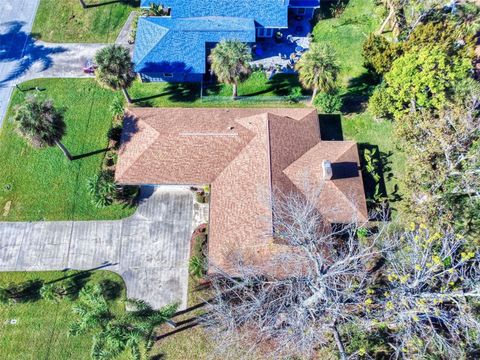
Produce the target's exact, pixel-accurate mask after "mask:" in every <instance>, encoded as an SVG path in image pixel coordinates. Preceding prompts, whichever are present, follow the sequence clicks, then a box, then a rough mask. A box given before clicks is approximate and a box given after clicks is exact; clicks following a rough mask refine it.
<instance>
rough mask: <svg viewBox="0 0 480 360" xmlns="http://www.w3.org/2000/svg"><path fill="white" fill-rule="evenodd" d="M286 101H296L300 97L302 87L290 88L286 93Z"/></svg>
mask: <svg viewBox="0 0 480 360" xmlns="http://www.w3.org/2000/svg"><path fill="white" fill-rule="evenodd" d="M287 98H288V101H289V102H291V103H298V102H299V101H300V99H301V98H302V88H301V87H300V86H295V87H293V88H292V89H291V90H290V94H289V95H288V97H287Z"/></svg>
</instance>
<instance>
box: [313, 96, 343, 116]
mask: <svg viewBox="0 0 480 360" xmlns="http://www.w3.org/2000/svg"><path fill="white" fill-rule="evenodd" d="M313 104H314V105H315V107H316V108H317V110H318V111H319V112H325V113H328V114H330V113H333V112H337V111H340V109H341V108H342V105H343V101H342V98H341V97H340V95H338V93H320V94H318V95H317V96H316V97H315V100H314V102H313Z"/></svg>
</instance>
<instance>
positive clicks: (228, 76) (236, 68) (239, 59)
mask: <svg viewBox="0 0 480 360" xmlns="http://www.w3.org/2000/svg"><path fill="white" fill-rule="evenodd" d="M208 59H209V61H210V63H211V66H212V71H213V72H214V73H215V75H216V76H217V78H218V80H219V81H220V82H223V83H226V84H231V85H233V97H234V98H235V97H237V96H238V92H237V87H238V83H239V82H240V81H241V80H243V79H244V78H245V77H246V76H247V75H248V74H249V73H250V71H251V69H250V61H252V53H251V50H250V47H249V46H248V45H247V44H244V43H242V42H240V41H237V40H233V41H232V40H229V41H227V40H224V41H221V42H219V43H218V44H217V45H216V46H215V48H213V49H212V52H211V53H210V55H209V57H208Z"/></svg>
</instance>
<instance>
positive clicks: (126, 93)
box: [122, 88, 132, 104]
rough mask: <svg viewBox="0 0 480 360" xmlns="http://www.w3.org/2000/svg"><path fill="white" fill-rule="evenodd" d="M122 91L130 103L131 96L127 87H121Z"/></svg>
mask: <svg viewBox="0 0 480 360" xmlns="http://www.w3.org/2000/svg"><path fill="white" fill-rule="evenodd" d="M122 92H123V95H124V96H125V99H127V102H128V103H129V104H131V103H132V98H131V97H130V95H129V94H128V91H127V89H125V88H123V89H122Z"/></svg>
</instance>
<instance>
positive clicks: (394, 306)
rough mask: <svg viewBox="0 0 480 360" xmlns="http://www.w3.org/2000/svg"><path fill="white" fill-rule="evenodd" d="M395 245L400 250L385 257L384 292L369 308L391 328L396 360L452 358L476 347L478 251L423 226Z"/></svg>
mask: <svg viewBox="0 0 480 360" xmlns="http://www.w3.org/2000/svg"><path fill="white" fill-rule="evenodd" d="M394 242H395V243H396V244H397V245H396V247H397V250H396V251H392V252H389V253H387V254H386V260H387V264H386V269H385V288H382V289H381V293H377V294H375V296H372V299H371V301H370V303H371V306H372V307H373V308H375V309H376V310H373V311H374V312H375V315H374V317H375V318H376V319H377V320H378V321H379V322H381V323H383V324H387V326H389V327H390V329H391V334H392V339H393V340H394V341H393V343H392V347H393V348H394V349H395V353H396V355H397V357H400V356H401V355H402V356H405V357H407V358H412V357H414V354H416V355H417V357H419V358H424V357H423V356H424V355H425V354H433V353H434V352H435V351H437V352H438V353H439V354H443V356H444V357H446V358H451V359H453V358H455V357H458V356H460V355H462V354H463V353H464V352H465V350H468V347H469V346H472V348H473V347H474V346H478V344H479V341H480V337H479V335H480V322H479V318H478V315H477V314H475V311H474V309H473V306H474V302H472V300H474V301H477V299H478V298H479V297H480V282H479V280H480V276H479V275H480V272H479V271H480V269H479V262H478V260H479V259H478V257H477V254H476V252H475V251H472V250H468V247H466V243H465V241H464V240H462V239H459V238H458V237H457V236H455V235H453V234H441V233H432V232H431V231H429V230H428V229H427V228H426V227H424V226H421V227H417V229H416V230H413V231H409V232H405V233H404V234H403V235H402V241H401V242H398V238H397V237H395V238H394ZM377 305H379V307H376V306H377Z"/></svg>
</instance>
